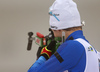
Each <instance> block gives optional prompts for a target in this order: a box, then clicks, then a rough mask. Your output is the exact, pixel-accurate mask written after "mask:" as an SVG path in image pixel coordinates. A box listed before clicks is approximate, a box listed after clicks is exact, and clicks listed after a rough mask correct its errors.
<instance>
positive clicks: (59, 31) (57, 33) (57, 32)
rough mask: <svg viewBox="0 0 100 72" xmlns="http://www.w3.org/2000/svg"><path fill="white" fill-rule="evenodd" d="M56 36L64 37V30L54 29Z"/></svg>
mask: <svg viewBox="0 0 100 72" xmlns="http://www.w3.org/2000/svg"><path fill="white" fill-rule="evenodd" d="M52 31H53V33H54V36H55V37H62V31H61V30H52Z"/></svg>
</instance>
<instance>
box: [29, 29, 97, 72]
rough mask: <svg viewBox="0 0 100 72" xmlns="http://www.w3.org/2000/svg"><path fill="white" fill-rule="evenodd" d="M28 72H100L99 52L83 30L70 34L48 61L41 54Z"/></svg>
mask: <svg viewBox="0 0 100 72" xmlns="http://www.w3.org/2000/svg"><path fill="white" fill-rule="evenodd" d="M28 72H99V61H98V53H97V51H96V50H95V48H94V47H93V46H92V45H90V44H89V42H88V41H87V40H86V39H85V37H84V36H83V32H82V31H81V30H78V31H75V32H73V33H72V34H70V35H69V36H68V38H67V39H66V41H65V42H64V43H63V44H61V45H60V46H59V48H58V49H57V51H56V52H55V53H54V54H53V55H52V56H51V57H50V59H48V60H47V61H46V59H45V58H44V57H43V56H41V57H40V58H39V59H38V60H37V61H36V62H35V63H34V64H33V65H32V67H31V68H30V69H29V70H28Z"/></svg>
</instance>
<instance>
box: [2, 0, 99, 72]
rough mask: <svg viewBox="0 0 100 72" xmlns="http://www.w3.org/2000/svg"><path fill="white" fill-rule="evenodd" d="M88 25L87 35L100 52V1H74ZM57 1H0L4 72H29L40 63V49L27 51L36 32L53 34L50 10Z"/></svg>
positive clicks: (85, 33) (35, 47)
mask: <svg viewBox="0 0 100 72" xmlns="http://www.w3.org/2000/svg"><path fill="white" fill-rule="evenodd" d="M74 1H75V2H76V3H77V5H78V9H79V12H80V14H81V19H82V20H84V21H85V22H86V25H85V26H84V27H83V31H84V35H85V36H86V38H87V39H88V40H89V42H90V43H91V44H92V45H93V46H94V47H95V48H96V49H97V50H98V51H100V48H99V47H100V45H99V43H100V42H99V41H100V38H99V37H100V32H99V31H100V27H99V26H100V14H99V13H100V0H74ZM53 2H54V0H0V72H27V70H28V69H29V67H30V66H31V65H32V64H33V63H34V62H35V60H36V52H37V49H38V46H37V45H36V44H35V43H34V42H33V45H32V50H31V51H27V43H28V35H27V33H28V32H30V31H32V32H34V36H35V35H36V32H40V33H42V34H44V35H47V34H48V33H49V31H48V28H49V15H48V10H49V7H50V6H51V5H52V3H53Z"/></svg>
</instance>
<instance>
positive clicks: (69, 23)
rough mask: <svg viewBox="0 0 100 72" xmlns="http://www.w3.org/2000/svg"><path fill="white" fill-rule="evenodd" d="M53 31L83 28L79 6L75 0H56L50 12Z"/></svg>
mask: <svg viewBox="0 0 100 72" xmlns="http://www.w3.org/2000/svg"><path fill="white" fill-rule="evenodd" d="M49 14H50V26H51V29H54V30H60V29H67V28H71V27H78V26H82V24H81V19H80V14H79V12H78V9H77V5H76V3H75V2H73V0H56V1H55V2H54V3H53V5H52V6H51V7H50V10H49Z"/></svg>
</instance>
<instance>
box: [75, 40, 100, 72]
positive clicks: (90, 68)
mask: <svg viewBox="0 0 100 72" xmlns="http://www.w3.org/2000/svg"><path fill="white" fill-rule="evenodd" d="M76 40H77V41H78V42H80V43H81V44H82V45H83V46H84V48H85V51H86V67H85V71H84V72H99V61H98V53H96V52H95V49H94V48H93V47H92V46H91V45H90V44H89V43H88V42H86V41H85V40H83V39H81V38H79V39H76Z"/></svg>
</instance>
